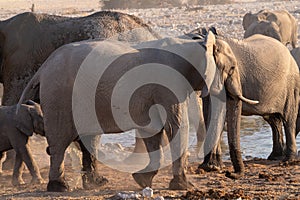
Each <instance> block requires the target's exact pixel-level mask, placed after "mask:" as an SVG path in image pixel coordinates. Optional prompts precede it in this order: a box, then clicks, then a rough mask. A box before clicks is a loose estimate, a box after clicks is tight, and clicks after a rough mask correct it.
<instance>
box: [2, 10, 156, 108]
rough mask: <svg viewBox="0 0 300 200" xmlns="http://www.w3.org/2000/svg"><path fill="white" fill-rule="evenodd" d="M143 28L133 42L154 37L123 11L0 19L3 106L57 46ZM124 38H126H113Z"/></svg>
mask: <svg viewBox="0 0 300 200" xmlns="http://www.w3.org/2000/svg"><path fill="white" fill-rule="evenodd" d="M138 28H144V32H143V33H141V34H139V35H135V37H136V38H130V39H132V40H133V39H135V40H137V41H146V40H151V39H156V38H157V37H158V35H157V34H155V33H154V32H153V31H152V30H151V28H150V27H149V26H148V25H147V24H145V23H143V22H142V20H141V19H139V18H137V17H135V16H133V15H128V14H124V13H119V12H110V11H101V12H97V13H94V14H92V15H89V16H86V17H77V18H72V17H62V16H55V15H48V14H37V13H22V14H19V15H16V16H14V17H12V18H10V19H7V20H4V21H1V22H0V46H1V73H0V82H1V83H3V86H4V94H3V100H2V103H3V105H13V104H16V103H17V102H18V99H19V98H20V96H21V93H22V91H23V89H24V88H25V86H26V84H27V83H28V82H29V80H30V79H31V78H32V76H33V75H34V73H35V72H36V71H37V70H38V68H39V67H40V66H41V65H42V63H43V62H44V61H45V60H46V59H47V57H48V56H49V55H50V54H51V53H52V52H53V51H54V50H55V49H57V48H58V47H60V46H62V45H64V44H68V43H71V42H75V41H82V40H87V39H94V38H111V37H113V36H114V35H117V34H118V33H121V32H125V31H130V30H133V29H138ZM116 39H119V40H123V39H124V40H126V38H122V37H120V38H116Z"/></svg>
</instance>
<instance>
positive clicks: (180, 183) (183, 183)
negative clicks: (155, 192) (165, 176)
mask: <svg viewBox="0 0 300 200" xmlns="http://www.w3.org/2000/svg"><path fill="white" fill-rule="evenodd" d="M193 187H194V185H193V184H192V183H191V182H189V181H187V179H186V177H185V176H174V178H173V179H172V180H171V182H170V184H169V189H170V190H188V189H192V188H193Z"/></svg>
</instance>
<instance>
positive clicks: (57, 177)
mask: <svg viewBox="0 0 300 200" xmlns="http://www.w3.org/2000/svg"><path fill="white" fill-rule="evenodd" d="M48 149H49V152H50V172H49V182H48V185H47V191H48V192H66V191H68V190H69V186H68V183H67V182H66V180H65V172H64V171H65V169H64V155H65V149H62V150H61V151H55V152H53V151H54V150H51V148H48Z"/></svg>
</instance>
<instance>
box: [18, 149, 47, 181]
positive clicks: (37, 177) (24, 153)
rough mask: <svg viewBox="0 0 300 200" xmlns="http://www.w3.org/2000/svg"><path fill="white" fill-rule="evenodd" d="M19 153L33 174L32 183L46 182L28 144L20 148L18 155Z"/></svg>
mask: <svg viewBox="0 0 300 200" xmlns="http://www.w3.org/2000/svg"><path fill="white" fill-rule="evenodd" d="M18 154H20V155H21V157H22V160H23V161H24V162H25V164H26V166H27V168H28V170H29V172H30V174H31V176H32V180H31V183H32V184H41V183H44V180H43V178H42V176H41V174H40V170H39V168H38V166H37V164H36V162H35V161H34V159H33V157H32V154H31V151H30V148H29V146H28V144H27V145H26V146H24V148H22V149H20V150H19V152H17V154H16V157H17V155H18Z"/></svg>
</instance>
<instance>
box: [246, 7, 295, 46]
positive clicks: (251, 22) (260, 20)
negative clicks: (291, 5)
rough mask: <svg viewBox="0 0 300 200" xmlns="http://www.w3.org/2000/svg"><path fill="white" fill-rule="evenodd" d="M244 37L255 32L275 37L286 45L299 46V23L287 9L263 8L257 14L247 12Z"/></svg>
mask: <svg viewBox="0 0 300 200" xmlns="http://www.w3.org/2000/svg"><path fill="white" fill-rule="evenodd" d="M243 27H244V30H245V33H244V38H247V37H250V36H251V35H254V34H262V35H266V36H270V37H273V38H275V39H277V40H279V41H280V42H282V43H283V44H284V45H287V44H291V45H292V47H293V48H295V47H296V46H297V39H298V23H297V20H296V19H295V17H293V16H292V15H291V14H290V13H289V12H288V11H286V10H276V11H269V10H261V11H259V12H258V13H256V14H252V13H247V14H246V15H245V16H244V17H243Z"/></svg>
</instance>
